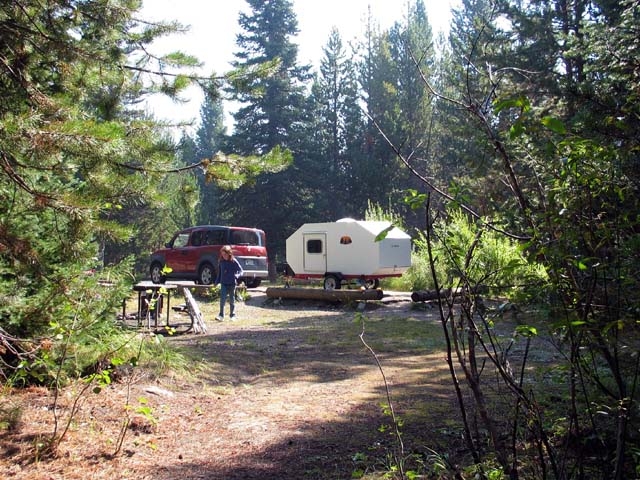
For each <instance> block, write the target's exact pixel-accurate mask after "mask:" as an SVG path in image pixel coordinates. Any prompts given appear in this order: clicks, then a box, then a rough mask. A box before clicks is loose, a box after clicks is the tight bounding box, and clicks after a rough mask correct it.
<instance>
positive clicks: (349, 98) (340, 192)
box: [306, 29, 362, 221]
mask: <svg viewBox="0 0 640 480" xmlns="http://www.w3.org/2000/svg"><path fill="white" fill-rule="evenodd" d="M323 52H324V56H323V58H322V59H321V61H320V69H319V75H318V78H317V80H316V81H315V83H314V85H313V88H312V96H311V99H310V102H311V108H312V109H313V115H312V116H311V122H310V124H309V126H310V128H309V134H308V135H307V138H308V139H312V140H313V143H310V144H309V146H310V148H308V149H307V154H306V155H307V156H308V157H309V158H311V157H313V158H314V160H313V165H312V168H314V171H315V172H316V173H317V174H314V175H311V176H310V178H312V179H315V183H316V190H317V198H318V200H317V202H316V212H315V214H316V215H315V216H316V217H317V218H318V220H322V221H327V220H333V219H338V218H342V217H345V216H357V212H354V211H352V210H351V205H350V203H351V199H352V198H351V192H350V185H349V180H350V178H351V173H350V167H351V162H350V155H352V154H353V153H354V150H353V149H351V150H350V149H349V142H350V139H349V135H352V133H351V132H352V131H355V136H356V138H358V137H359V135H361V125H362V121H361V119H360V118H361V111H360V108H359V106H358V90H357V88H358V86H357V81H356V74H355V65H354V63H353V62H352V60H351V56H350V55H348V54H347V51H346V50H345V48H344V46H343V43H342V39H341V37H340V33H339V32H338V31H337V30H336V29H333V30H332V31H331V34H330V35H329V39H328V41H327V44H326V45H325V47H324V49H323ZM354 122H356V124H358V125H357V126H355V128H354V125H353V123H354ZM355 153H356V154H357V153H358V152H357V151H355Z"/></svg>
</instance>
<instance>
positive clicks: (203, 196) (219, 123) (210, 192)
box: [194, 95, 229, 224]
mask: <svg viewBox="0 0 640 480" xmlns="http://www.w3.org/2000/svg"><path fill="white" fill-rule="evenodd" d="M225 141H226V127H225V125H224V108H223V104H222V99H221V98H220V97H219V96H212V95H205V98H204V101H203V103H202V106H201V107H200V126H199V127H198V129H197V130H196V136H195V146H196V149H195V155H196V159H197V160H196V159H194V160H196V161H199V160H202V159H204V158H213V157H214V156H215V154H216V153H218V152H219V151H221V150H224V143H225ZM198 186H199V190H200V204H199V206H198V216H197V218H198V223H200V224H217V223H227V222H228V221H229V219H226V218H223V217H221V215H222V212H221V211H220V208H219V205H220V196H221V195H222V194H223V191H222V189H220V188H219V187H218V185H217V184H216V183H215V182H213V181H211V179H208V178H207V177H206V175H205V173H204V172H202V171H201V170H200V171H199V172H198Z"/></svg>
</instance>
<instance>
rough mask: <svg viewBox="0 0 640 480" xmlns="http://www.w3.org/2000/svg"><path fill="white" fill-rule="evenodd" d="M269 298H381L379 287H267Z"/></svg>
mask: <svg viewBox="0 0 640 480" xmlns="http://www.w3.org/2000/svg"><path fill="white" fill-rule="evenodd" d="M266 293H267V297H269V298H295V299H299V300H325V301H327V302H357V301H359V300H381V299H382V296H383V295H384V293H383V291H382V290H380V289H375V290H374V289H370V290H324V289H319V288H283V287H269V288H267V291H266Z"/></svg>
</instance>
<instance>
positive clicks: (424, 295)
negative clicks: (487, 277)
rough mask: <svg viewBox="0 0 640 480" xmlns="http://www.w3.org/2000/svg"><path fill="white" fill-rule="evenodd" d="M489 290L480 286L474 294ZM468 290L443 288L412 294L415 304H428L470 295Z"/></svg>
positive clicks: (417, 291)
mask: <svg viewBox="0 0 640 480" xmlns="http://www.w3.org/2000/svg"><path fill="white" fill-rule="evenodd" d="M486 291H487V288H486V287H485V286H483V285H480V286H478V287H476V288H474V289H473V291H472V292H471V293H472V294H478V293H484V292H486ZM468 292H469V290H468V289H466V288H442V289H440V290H439V291H438V290H416V291H415V292H413V293H412V294H411V301H413V302H428V301H429V300H437V299H438V298H447V297H459V296H460V295H462V294H464V293H468Z"/></svg>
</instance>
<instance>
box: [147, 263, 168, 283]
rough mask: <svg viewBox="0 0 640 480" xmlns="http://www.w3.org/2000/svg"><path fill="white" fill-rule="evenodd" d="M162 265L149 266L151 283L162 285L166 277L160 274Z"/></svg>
mask: <svg viewBox="0 0 640 480" xmlns="http://www.w3.org/2000/svg"><path fill="white" fill-rule="evenodd" d="M162 268H163V267H162V264H161V263H158V262H153V263H152V264H151V268H149V275H150V277H151V281H152V282H153V283H164V282H165V280H166V277H165V276H164V274H163V273H162Z"/></svg>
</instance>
